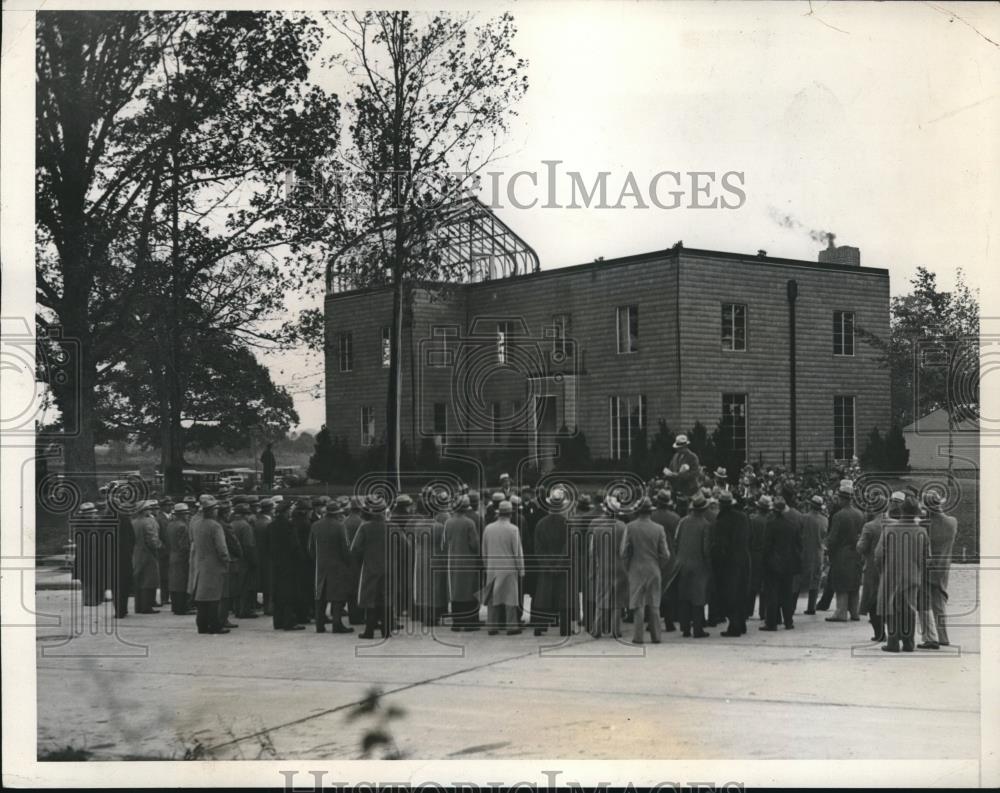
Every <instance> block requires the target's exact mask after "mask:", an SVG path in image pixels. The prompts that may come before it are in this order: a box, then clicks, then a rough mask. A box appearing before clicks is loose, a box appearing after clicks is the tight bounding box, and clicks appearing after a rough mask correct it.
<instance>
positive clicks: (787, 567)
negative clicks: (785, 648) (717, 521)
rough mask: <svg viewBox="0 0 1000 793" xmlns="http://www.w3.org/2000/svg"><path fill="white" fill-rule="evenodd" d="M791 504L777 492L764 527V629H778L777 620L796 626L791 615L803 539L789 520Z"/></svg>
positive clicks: (761, 627) (787, 625) (786, 626)
mask: <svg viewBox="0 0 1000 793" xmlns="http://www.w3.org/2000/svg"><path fill="white" fill-rule="evenodd" d="M787 512H788V505H787V504H786V503H785V499H784V498H783V497H781V496H778V497H776V498H775V499H774V502H773V504H772V506H771V519H770V520H769V521H768V523H767V527H766V528H765V531H764V621H765V624H764V625H761V626H760V630H762V631H776V630H778V620H781V621H782V622H784V624H785V630H791V629H792V628H794V627H795V622H794V620H793V618H792V613H793V603H794V602H795V598H796V595H797V594H798V593H797V592H796V591H795V576H796V574H798V572H799V568H800V565H801V564H802V543H801V537H800V535H799V530H798V526H797V525H796V524H795V523H793V522H792V521H791V520H789V518H788V515H787Z"/></svg>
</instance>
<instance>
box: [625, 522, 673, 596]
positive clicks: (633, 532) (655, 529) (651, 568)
mask: <svg viewBox="0 0 1000 793" xmlns="http://www.w3.org/2000/svg"><path fill="white" fill-rule="evenodd" d="M621 555H622V560H623V561H624V562H625V569H626V570H627V571H628V592H629V608H633V609H636V608H642V607H643V606H645V605H647V604H649V603H656V604H659V602H660V597H661V595H662V591H663V587H662V574H663V569H664V568H665V567H666V566H667V561H668V560H669V559H670V551H669V550H667V533H666V530H665V529H664V528H663V526H661V525H660V524H659V523H653V520H652V518H650V517H649V516H648V515H641V516H640V517H638V518H636V519H635V520H633V521H632V522H631V523H629V524H628V526H626V527H625V536H624V537H623V538H622V544H621Z"/></svg>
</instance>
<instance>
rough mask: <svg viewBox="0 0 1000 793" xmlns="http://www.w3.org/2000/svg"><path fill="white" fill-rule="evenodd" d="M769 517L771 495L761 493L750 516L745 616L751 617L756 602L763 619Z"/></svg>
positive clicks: (758, 614)
mask: <svg viewBox="0 0 1000 793" xmlns="http://www.w3.org/2000/svg"><path fill="white" fill-rule="evenodd" d="M770 518H771V497H770V496H768V495H764V494H761V495H760V496H759V497H758V498H757V501H756V503H755V504H754V511H753V514H752V515H751V516H750V593H749V595H748V597H747V610H746V614H747V617H748V618H749V617H752V616H753V612H754V603H755V602H756V603H757V617H758V619H764V535H765V533H766V530H767V522H768V520H770Z"/></svg>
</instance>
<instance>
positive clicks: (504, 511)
mask: <svg viewBox="0 0 1000 793" xmlns="http://www.w3.org/2000/svg"><path fill="white" fill-rule="evenodd" d="M513 511H514V505H513V504H511V503H510V502H509V501H501V502H500V506H499V507H497V512H499V513H500V514H501V515H510V514H511V513H512V512H513Z"/></svg>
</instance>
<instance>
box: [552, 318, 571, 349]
mask: <svg viewBox="0 0 1000 793" xmlns="http://www.w3.org/2000/svg"><path fill="white" fill-rule="evenodd" d="M569 334H570V315H569V314H554V315H553V316H552V354H553V355H559V356H565V355H566V339H568V338H569Z"/></svg>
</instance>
